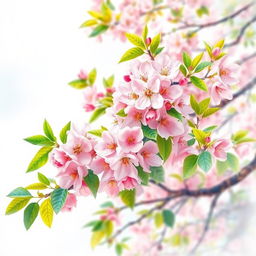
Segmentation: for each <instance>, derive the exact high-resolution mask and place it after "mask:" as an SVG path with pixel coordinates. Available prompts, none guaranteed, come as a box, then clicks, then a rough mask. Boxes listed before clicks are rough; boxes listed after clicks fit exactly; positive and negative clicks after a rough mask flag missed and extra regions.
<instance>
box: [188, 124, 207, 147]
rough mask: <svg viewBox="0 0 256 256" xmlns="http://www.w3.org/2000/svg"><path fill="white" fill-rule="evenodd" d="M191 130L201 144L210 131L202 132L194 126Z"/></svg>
mask: <svg viewBox="0 0 256 256" xmlns="http://www.w3.org/2000/svg"><path fill="white" fill-rule="evenodd" d="M192 131H193V134H194V136H195V138H196V140H197V141H198V143H199V144H202V145H204V144H205V139H206V138H207V137H209V136H210V133H207V132H204V131H202V130H199V129H196V128H193V129H192Z"/></svg>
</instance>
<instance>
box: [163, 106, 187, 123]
mask: <svg viewBox="0 0 256 256" xmlns="http://www.w3.org/2000/svg"><path fill="white" fill-rule="evenodd" d="M167 113H168V115H170V116H173V117H175V118H177V119H179V120H180V121H182V119H183V118H182V114H181V113H180V112H178V111H177V110H176V109H175V108H171V109H169V110H168V111H167Z"/></svg>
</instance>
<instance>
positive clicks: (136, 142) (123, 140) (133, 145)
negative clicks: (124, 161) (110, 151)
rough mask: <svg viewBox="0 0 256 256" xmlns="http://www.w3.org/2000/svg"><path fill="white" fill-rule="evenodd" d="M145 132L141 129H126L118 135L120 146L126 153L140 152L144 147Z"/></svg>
mask: <svg viewBox="0 0 256 256" xmlns="http://www.w3.org/2000/svg"><path fill="white" fill-rule="evenodd" d="M142 139H143V132H142V130H141V128H140V127H134V128H129V127H125V128H124V129H122V130H120V132H119V134H118V144H119V146H120V147H121V148H122V151H123V152H125V153H128V152H134V153H136V152H138V151H139V150H140V149H141V148H142V146H143V142H142Z"/></svg>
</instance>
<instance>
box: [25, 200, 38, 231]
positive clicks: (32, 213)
mask: <svg viewBox="0 0 256 256" xmlns="http://www.w3.org/2000/svg"><path fill="white" fill-rule="evenodd" d="M38 212H39V204H38V203H31V204H29V205H28V206H27V207H26V209H25V211H24V217H23V222H24V225H25V228H26V230H28V229H29V228H30V227H31V226H32V224H33V223H34V221H35V219H36V217H37V215H38Z"/></svg>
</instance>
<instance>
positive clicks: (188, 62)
mask: <svg viewBox="0 0 256 256" xmlns="http://www.w3.org/2000/svg"><path fill="white" fill-rule="evenodd" d="M182 59H183V63H184V64H185V66H186V68H187V69H189V67H190V66H191V63H192V60H191V58H190V56H189V55H188V54H187V53H186V52H183V54H182Z"/></svg>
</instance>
